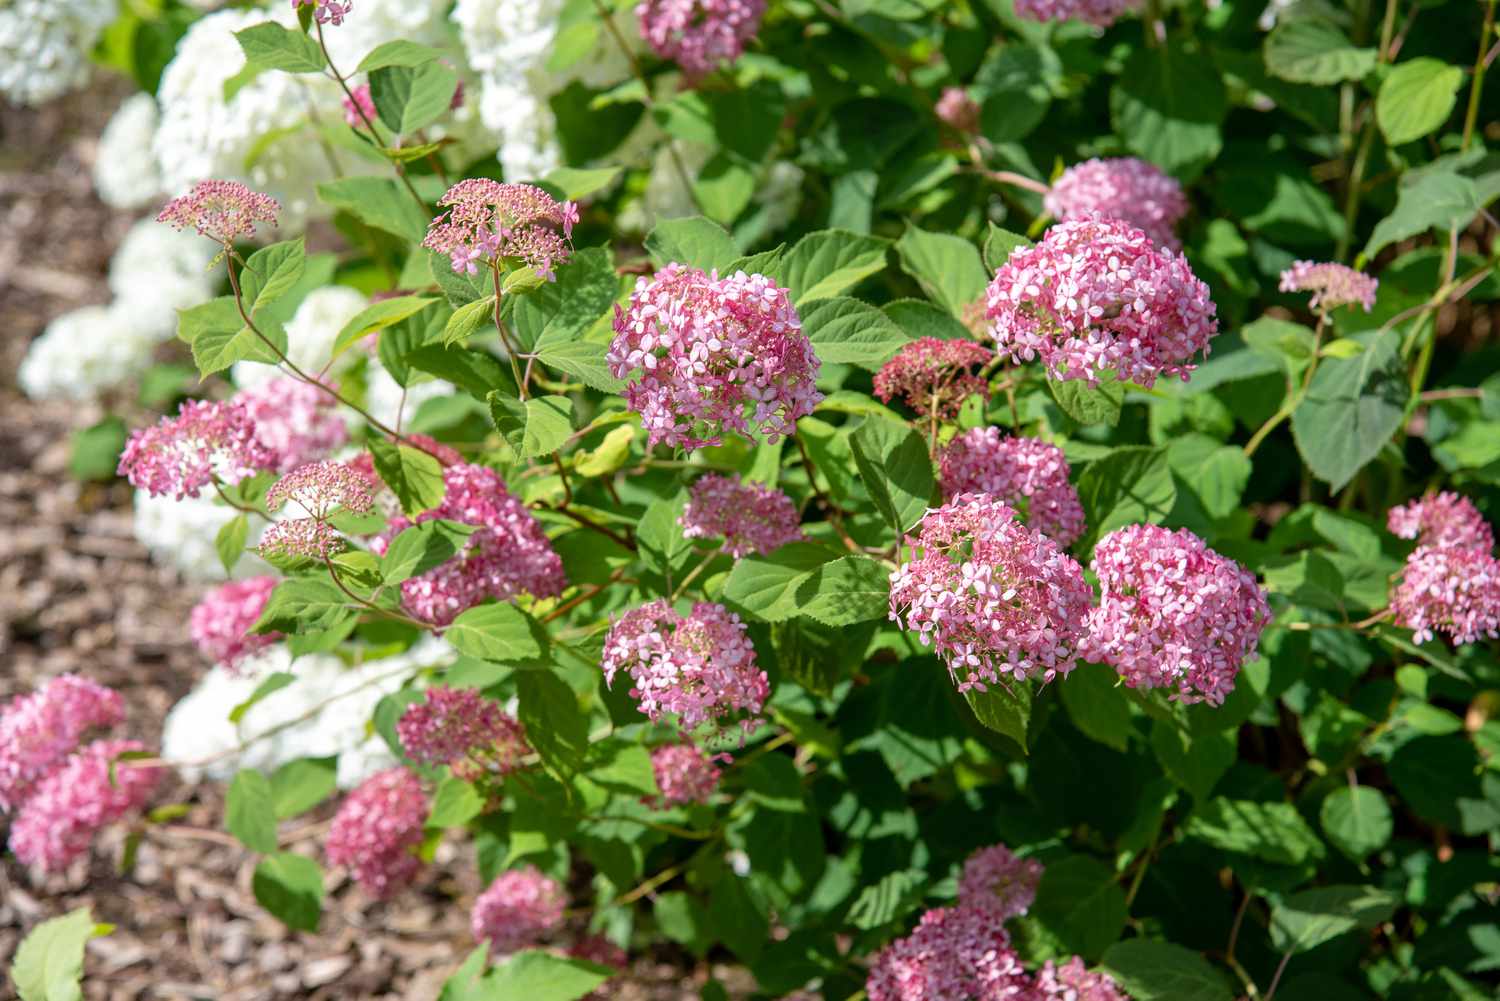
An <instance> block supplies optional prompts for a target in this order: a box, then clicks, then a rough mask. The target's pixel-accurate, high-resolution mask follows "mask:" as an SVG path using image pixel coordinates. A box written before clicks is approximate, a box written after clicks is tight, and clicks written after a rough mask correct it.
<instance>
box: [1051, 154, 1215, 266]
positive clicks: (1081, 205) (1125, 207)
mask: <svg viewBox="0 0 1500 1001" xmlns="http://www.w3.org/2000/svg"><path fill="white" fill-rule="evenodd" d="M1043 204H1044V205H1045V206H1046V209H1047V211H1048V212H1049V213H1051V214H1052V215H1053V216H1055V217H1056V218H1058V219H1062V220H1067V219H1086V218H1088V217H1089V216H1092V215H1100V216H1103V217H1105V218H1108V219H1123V220H1124V221H1125V222H1128V223H1129V224H1130V225H1132V226H1134V227H1135V228H1136V229H1139V230H1140V231H1142V232H1143V233H1145V234H1146V235H1147V236H1148V237H1150V238H1151V241H1152V242H1153V243H1155V244H1156V245H1157V246H1158V247H1167V248H1170V249H1172V250H1176V249H1177V248H1178V247H1179V246H1180V244H1179V242H1178V239H1177V234H1176V233H1175V232H1174V228H1175V227H1176V225H1177V221H1178V220H1179V219H1181V218H1182V217H1183V216H1185V215H1187V211H1188V201H1187V198H1186V197H1185V196H1184V195H1183V193H1182V185H1181V184H1179V183H1177V179H1176V178H1174V177H1172V176H1171V175H1170V174H1167V173H1165V172H1164V171H1162V170H1161V169H1160V168H1158V167H1157V166H1155V165H1154V164H1150V163H1147V162H1146V161H1145V160H1138V159H1136V158H1135V157H1133V156H1127V157H1119V158H1115V159H1107V160H1106V159H1099V158H1095V159H1092V160H1085V161H1084V162H1083V163H1077V164H1074V165H1073V166H1071V167H1069V168H1068V169H1067V170H1065V171H1063V172H1062V176H1061V177H1059V178H1058V179H1057V180H1056V181H1055V182H1054V183H1053V184H1052V187H1051V188H1050V189H1049V190H1048V192H1047V196H1046V198H1045V199H1044V202H1043Z"/></svg>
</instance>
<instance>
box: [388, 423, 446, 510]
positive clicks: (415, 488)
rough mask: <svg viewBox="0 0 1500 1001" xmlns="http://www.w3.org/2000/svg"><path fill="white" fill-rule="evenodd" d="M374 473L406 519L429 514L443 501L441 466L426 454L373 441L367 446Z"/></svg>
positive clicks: (402, 446)
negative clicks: (391, 495) (386, 488)
mask: <svg viewBox="0 0 1500 1001" xmlns="http://www.w3.org/2000/svg"><path fill="white" fill-rule="evenodd" d="M369 448H370V458H371V459H373V460H374V463H375V472H376V473H378V474H379V475H380V478H381V480H383V481H384V482H385V485H386V486H388V487H390V488H391V492H392V493H394V494H395V495H396V499H397V500H398V501H400V502H401V510H402V511H404V512H406V514H407V515H408V516H409V517H415V516H416V515H419V514H421V513H422V512H423V511H429V510H431V509H432V508H435V507H437V506H438V505H439V504H441V503H442V502H443V496H444V494H445V493H446V492H447V486H446V484H445V483H444V480H443V467H442V465H441V464H440V463H439V462H438V461H437V460H436V459H434V458H433V457H432V456H430V455H428V454H427V453H426V452H423V451H421V450H420V449H415V448H412V447H411V446H409V445H397V444H395V443H393V442H389V441H383V440H381V439H373V440H371V442H370V443H369Z"/></svg>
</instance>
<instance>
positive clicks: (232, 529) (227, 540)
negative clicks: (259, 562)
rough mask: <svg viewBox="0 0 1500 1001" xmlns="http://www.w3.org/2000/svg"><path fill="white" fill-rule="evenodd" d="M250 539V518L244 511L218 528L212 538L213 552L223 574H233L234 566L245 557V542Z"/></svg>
mask: <svg viewBox="0 0 1500 1001" xmlns="http://www.w3.org/2000/svg"><path fill="white" fill-rule="evenodd" d="M249 537H250V516H249V514H247V513H246V512H244V511H241V512H240V513H239V514H237V515H235V516H234V517H233V518H230V519H229V520H228V521H226V522H225V523H224V524H223V525H221V526H219V531H218V534H216V535H215V536H214V551H215V552H217V553H218V554H219V562H220V563H221V564H223V566H224V572H225V573H234V568H235V566H236V565H237V564H238V563H239V562H240V558H241V557H242V556H244V555H245V541H246V540H247V539H249Z"/></svg>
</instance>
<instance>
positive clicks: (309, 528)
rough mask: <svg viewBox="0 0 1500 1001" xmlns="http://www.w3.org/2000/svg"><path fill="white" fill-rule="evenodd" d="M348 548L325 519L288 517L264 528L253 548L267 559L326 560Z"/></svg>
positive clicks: (342, 538) (346, 543)
mask: <svg viewBox="0 0 1500 1001" xmlns="http://www.w3.org/2000/svg"><path fill="white" fill-rule="evenodd" d="M348 548H349V543H348V542H346V541H345V540H344V537H343V536H342V535H340V534H339V533H338V530H337V529H335V528H334V527H333V526H332V525H330V524H329V523H328V522H326V521H319V520H318V519H316V518H288V519H286V520H285V521H278V522H276V523H275V524H274V525H272V526H270V527H269V528H267V529H266V531H265V534H263V535H262V536H261V537H260V543H259V544H258V545H257V546H256V547H255V551H256V552H257V553H259V554H260V555H261V556H263V557H265V558H267V559H283V560H327V559H331V558H332V557H334V556H337V555H338V554H339V553H342V552H343V551H344V550H346V549H348Z"/></svg>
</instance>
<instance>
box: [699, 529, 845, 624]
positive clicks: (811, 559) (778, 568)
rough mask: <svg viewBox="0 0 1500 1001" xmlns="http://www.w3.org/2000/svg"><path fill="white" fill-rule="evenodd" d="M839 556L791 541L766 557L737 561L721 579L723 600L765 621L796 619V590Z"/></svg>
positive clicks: (830, 551) (820, 547)
mask: <svg viewBox="0 0 1500 1001" xmlns="http://www.w3.org/2000/svg"><path fill="white" fill-rule="evenodd" d="M836 558H838V553H836V552H834V551H833V550H831V549H827V548H825V547H823V546H818V545H814V544H813V543H811V542H793V543H789V544H788V545H785V546H782V547H781V548H780V549H778V550H776V551H775V552H774V553H771V554H769V555H767V556H761V557H752V558H749V559H743V560H737V561H736V562H735V564H734V567H733V568H732V569H731V570H730V571H729V576H728V577H727V578H725V580H724V598H725V600H727V601H731V602H733V603H734V604H736V605H738V606H739V607H740V608H742V609H744V610H745V611H746V612H749V613H750V614H752V615H754V616H756V617H758V618H760V619H764V620H765V621H767V622H782V621H785V620H787V619H791V618H795V617H796V616H797V614H798V612H799V611H800V608H801V606H800V604H799V602H798V599H797V591H798V589H799V588H800V587H801V585H802V583H803V582H804V581H806V580H807V579H808V578H809V577H811V576H812V574H813V573H814V572H816V571H817V569H818V568H819V567H821V566H823V564H825V563H828V562H829V561H831V560H834V559H836Z"/></svg>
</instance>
